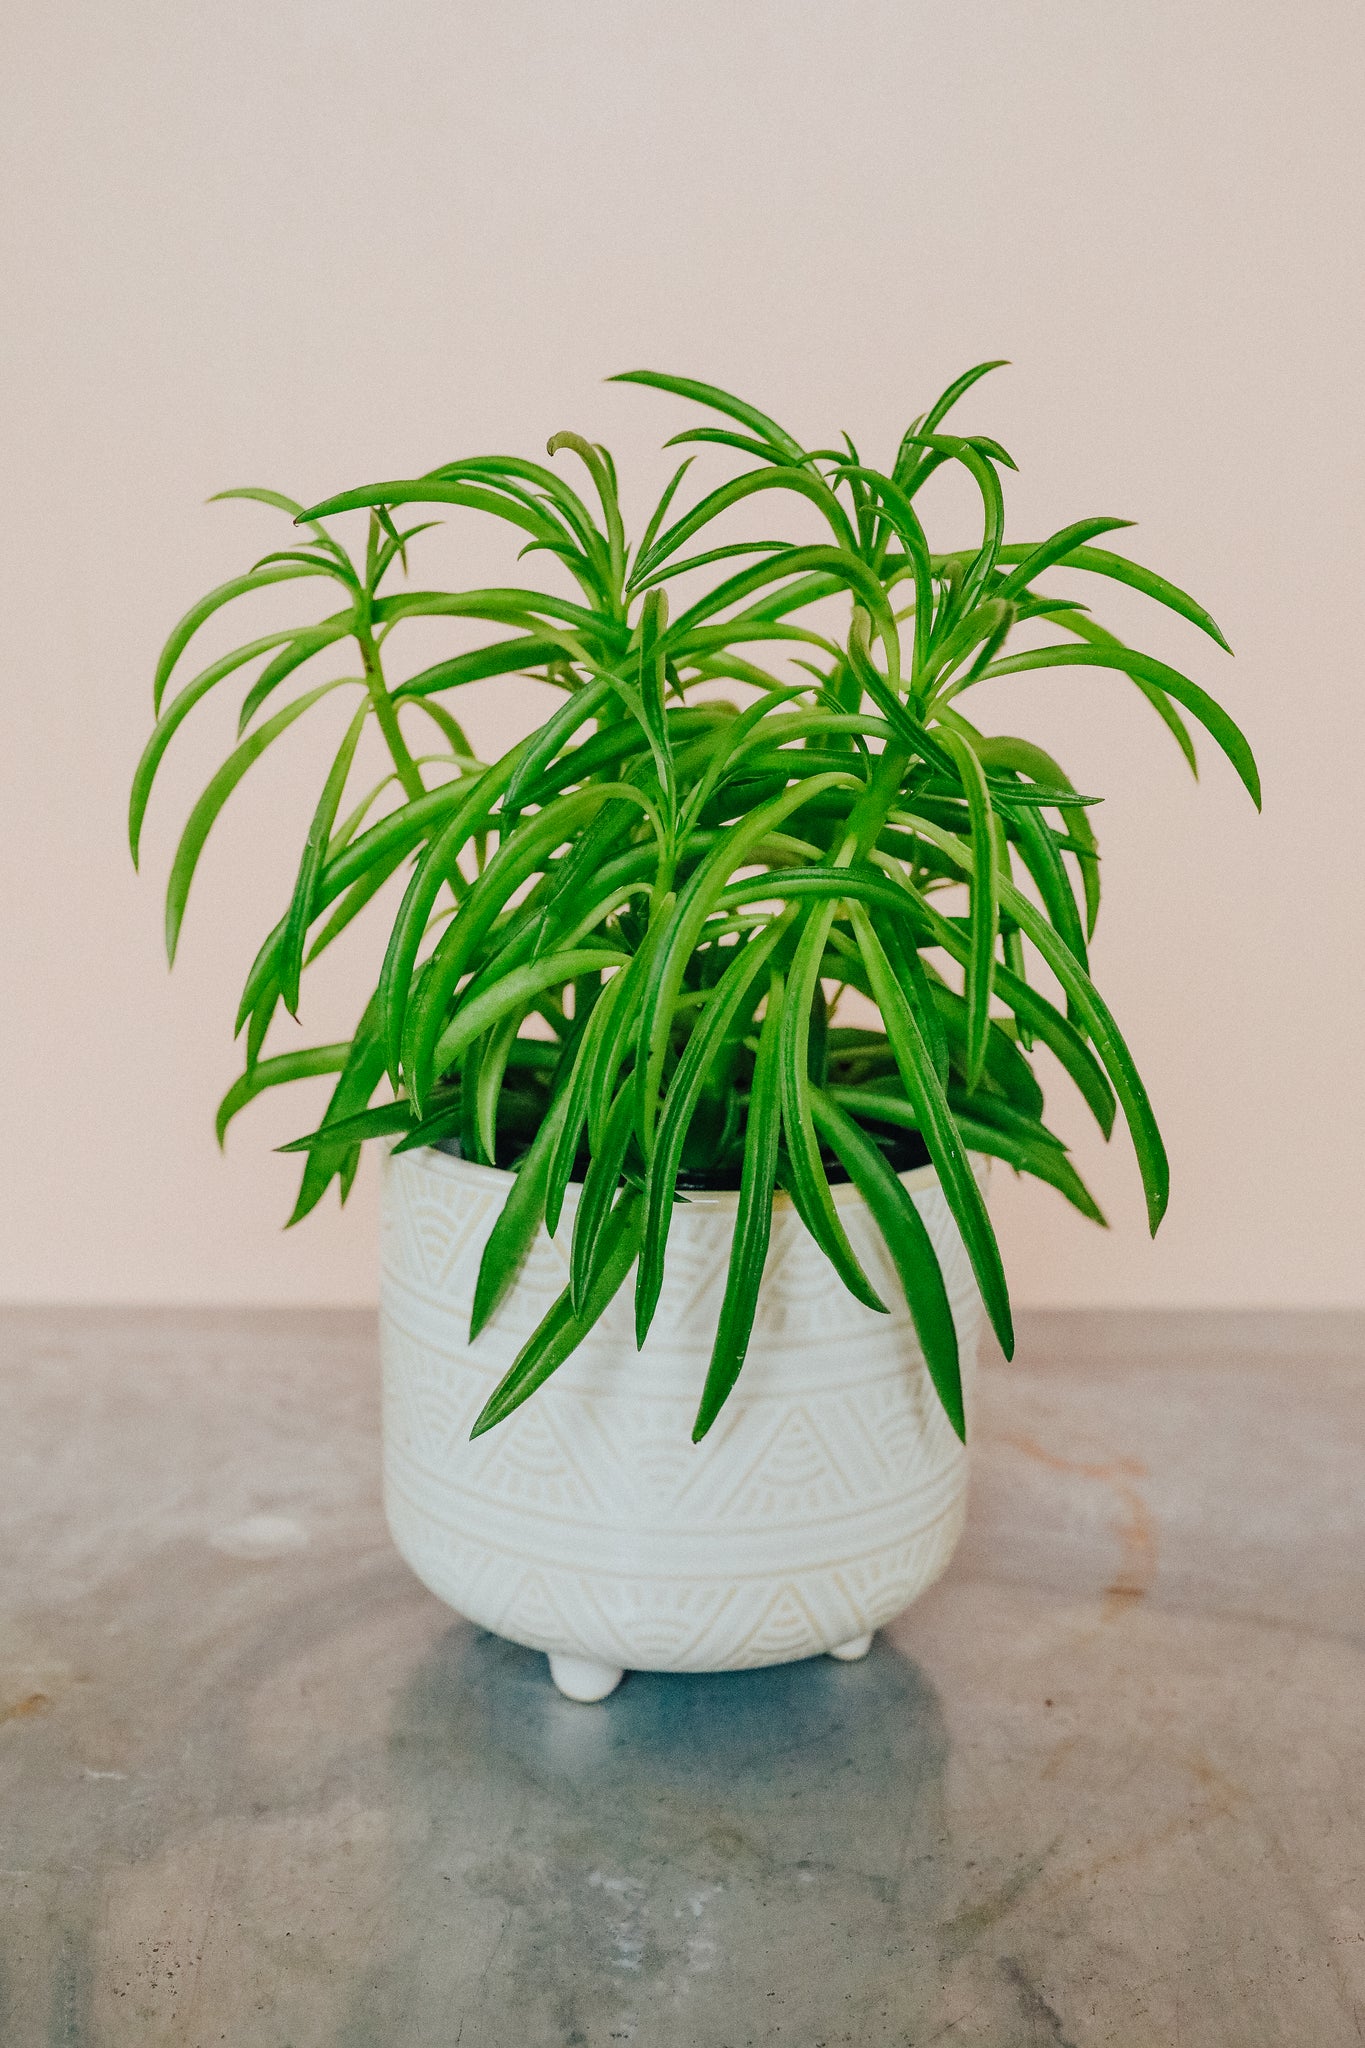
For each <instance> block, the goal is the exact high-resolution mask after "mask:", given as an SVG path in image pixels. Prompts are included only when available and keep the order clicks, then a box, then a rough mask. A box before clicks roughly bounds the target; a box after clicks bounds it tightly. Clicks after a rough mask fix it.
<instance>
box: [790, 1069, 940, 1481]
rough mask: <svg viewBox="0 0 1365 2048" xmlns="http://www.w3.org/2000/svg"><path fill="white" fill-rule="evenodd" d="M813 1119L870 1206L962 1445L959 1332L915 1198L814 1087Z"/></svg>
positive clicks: (835, 1105) (878, 1153)
mask: <svg viewBox="0 0 1365 2048" xmlns="http://www.w3.org/2000/svg"><path fill="white" fill-rule="evenodd" d="M812 1107H813V1109H814V1113H815V1121H816V1123H817V1125H818V1126H819V1128H820V1129H821V1130H822V1131H823V1132H824V1135H825V1137H826V1139H827V1140H828V1141H829V1143H830V1145H831V1146H832V1147H833V1149H834V1150H835V1152H837V1153H838V1155H839V1158H840V1159H841V1161H842V1162H843V1165H844V1169H845V1171H846V1172H847V1174H848V1177H849V1179H850V1180H851V1181H852V1182H853V1185H854V1186H855V1187H856V1188H857V1190H858V1193H859V1194H860V1195H861V1196H862V1198H863V1200H864V1201H865V1202H866V1204H867V1206H868V1210H869V1212H870V1214H871V1216H872V1220H873V1222H874V1223H875V1224H876V1226H877V1228H878V1230H879V1231H880V1232H881V1234H882V1237H883V1238H884V1239H885V1241H886V1248H887V1250H888V1251H889V1252H890V1254H891V1258H892V1261H893V1263H894V1265H895V1268H896V1271H897V1273H898V1275H899V1276H900V1283H901V1286H902V1287H903V1288H904V1290H905V1300H906V1306H907V1307H908V1308H909V1310H910V1315H911V1319H912V1320H913V1322H914V1325H915V1335H916V1336H917V1337H918V1338H919V1342H920V1349H921V1351H922V1352H923V1353H924V1362H925V1364H926V1366H927V1367H928V1369H929V1377H930V1379H931V1380H932V1381H933V1383H934V1389H935V1392H936V1393H937V1394H938V1397H939V1400H940V1401H941V1402H942V1403H943V1411H944V1413H945V1414H946V1416H947V1417H948V1420H949V1422H950V1423H951V1424H952V1426H953V1429H954V1431H955V1433H956V1434H957V1436H958V1437H959V1438H960V1439H961V1440H962V1442H963V1443H965V1442H966V1440H967V1420H966V1415H965V1413H964V1410H963V1404H962V1372H961V1367H960V1365H959V1362H958V1350H957V1330H956V1327H955V1326H954V1323H953V1310H952V1304H951V1302H950V1301H949V1299H948V1290H947V1288H946V1286H945V1285H944V1281H943V1272H942V1269H941V1268H940V1266H939V1262H938V1253H937V1252H936V1251H935V1250H934V1242H933V1239H932V1238H931V1237H930V1235H929V1232H928V1229H927V1227H926V1225H925V1222H924V1218H923V1217H922V1216H921V1215H920V1213H919V1210H918V1209H917V1208H916V1206H915V1202H914V1198H913V1196H912V1195H911V1194H910V1193H909V1192H908V1190H907V1189H906V1188H905V1186H904V1185H903V1183H902V1182H901V1181H900V1180H899V1179H898V1178H897V1176H896V1175H895V1174H894V1173H893V1172H892V1170H891V1168H890V1166H889V1164H888V1163H887V1160H886V1156H885V1154H884V1153H883V1152H882V1150H881V1148H880V1147H879V1146H878V1145H876V1144H874V1143H873V1141H872V1139H871V1138H869V1137H868V1136H867V1134H866V1132H864V1131H861V1130H859V1128H858V1126H857V1124H855V1123H854V1121H853V1119H852V1117H850V1116H848V1115H846V1114H845V1112H844V1111H843V1110H842V1109H841V1108H840V1107H839V1105H838V1103H837V1101H835V1100H833V1099H832V1098H831V1096H830V1095H827V1094H824V1093H823V1092H821V1091H820V1090H816V1091H815V1093H814V1096H813V1099H812Z"/></svg>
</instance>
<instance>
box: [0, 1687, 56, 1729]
mask: <svg viewBox="0 0 1365 2048" xmlns="http://www.w3.org/2000/svg"><path fill="white" fill-rule="evenodd" d="M51 1707H52V1701H51V1700H50V1699H49V1698H48V1696H47V1694H46V1693H45V1692H31V1693H28V1694H26V1695H25V1697H24V1698H23V1699H21V1700H15V1702H14V1703H13V1705H12V1706H8V1707H0V1722H4V1721H28V1720H31V1719H32V1718H33V1716H34V1715H35V1714H46V1713H48V1712H50V1711H51Z"/></svg>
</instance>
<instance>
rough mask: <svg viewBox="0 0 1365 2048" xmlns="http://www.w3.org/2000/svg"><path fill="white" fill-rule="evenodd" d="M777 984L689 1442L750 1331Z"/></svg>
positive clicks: (728, 1386) (771, 1169)
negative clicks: (724, 1271)
mask: <svg viewBox="0 0 1365 2048" xmlns="http://www.w3.org/2000/svg"><path fill="white" fill-rule="evenodd" d="M783 996H784V987H783V982H782V978H781V976H780V975H776V974H775V975H774V976H773V977H772V980H771V981H770V983H769V985H768V1008H767V1013H766V1015H765V1016H764V1019H763V1029H762V1031H761V1032H760V1034H759V1040H758V1055H757V1058H756V1060H755V1062H754V1077H753V1085H752V1087H751V1088H750V1091H749V1124H748V1129H747V1131H746V1133H745V1138H744V1168H743V1174H742V1177H741V1180H740V1189H739V1208H738V1210H737V1212H736V1215H735V1230H734V1236H733V1238H732V1240H731V1244H730V1265H729V1271H728V1273H727V1275H726V1281H725V1295H724V1298H723V1300H722V1302H721V1308H720V1319H719V1322H718V1324H717V1327H716V1340H715V1343H714V1345H713V1346H712V1349H711V1362H710V1365H709V1367H708V1368H707V1374H706V1385H705V1387H704V1388H703V1390H702V1397H701V1406H700V1407H699V1408H698V1410H697V1420H696V1423H695V1425H694V1427H693V1430H692V1441H693V1443H694V1444H695V1443H700V1442H701V1439H702V1438H703V1437H704V1436H705V1435H706V1433H707V1431H708V1430H709V1429H710V1428H711V1425H712V1424H713V1423H714V1421H715V1419H716V1417H717V1416H718V1415H719V1413H720V1411H721V1409H722V1408H723V1407H724V1406H725V1403H726V1401H727V1400H728V1399H729V1398H730V1393H731V1390H732V1389H733V1387H734V1384H735V1381H736V1380H737V1379H738V1378H739V1373H740V1368H741V1367H742V1365H743V1364H744V1359H745V1355H746V1353H747V1351H748V1349H749V1338H750V1336H751V1335H752V1333H753V1327H754V1316H755V1314H756V1312H757V1309H758V1290H759V1287H760V1285H761V1283H762V1279H763V1268H764V1265H765V1264H766V1262H767V1257H768V1244H769V1241H770V1239H771V1236H772V1222H773V1188H774V1185H775V1182H776V1179H777V1160H778V1140H779V1138H780V1136H781V1129H782V1096H781V1083H780V1079H779V1074H778V1061H779V1056H780V1045H781V1027H782V1005H783Z"/></svg>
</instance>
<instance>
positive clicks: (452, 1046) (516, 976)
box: [433, 946, 630, 1074]
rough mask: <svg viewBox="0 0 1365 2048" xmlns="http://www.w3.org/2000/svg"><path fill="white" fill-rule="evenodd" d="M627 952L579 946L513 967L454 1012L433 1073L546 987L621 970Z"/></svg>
mask: <svg viewBox="0 0 1365 2048" xmlns="http://www.w3.org/2000/svg"><path fill="white" fill-rule="evenodd" d="M629 959H630V955H629V954H628V953H621V952H614V951H612V949H611V948H610V947H606V946H596V947H593V948H591V949H589V948H588V947H583V948H581V949H580V950H579V951H577V952H573V953H556V954H555V955H554V956H553V957H552V958H550V959H548V960H537V961H535V962H534V963H533V964H532V965H530V966H528V967H517V968H514V969H513V970H512V972H511V973H510V974H508V975H507V976H506V977H505V978H504V979H503V980H502V981H501V982H495V983H494V984H493V986H492V987H491V988H487V989H485V990H484V992H483V994H482V995H479V996H475V997H474V998H473V1000H472V1001H470V1002H467V1003H465V1004H463V1005H462V1007H461V1008H460V1009H459V1010H457V1011H456V1013H455V1015H454V1017H452V1019H451V1021H450V1022H449V1024H447V1026H446V1028H445V1030H444V1031H443V1032H442V1034H441V1038H440V1042H439V1044H438V1045H437V1048H436V1057H435V1060H434V1062H433V1065H434V1067H435V1070H436V1072H437V1073H442V1074H443V1073H445V1072H446V1070H447V1068H449V1067H451V1066H453V1065H454V1063H455V1061H456V1060H457V1059H458V1058H459V1056H460V1054H461V1053H462V1052H463V1051H464V1049H465V1047H466V1046H467V1045H472V1043H473V1042H474V1040H475V1039H476V1038H477V1037H478V1036H479V1034H480V1033H481V1032H483V1031H487V1030H488V1029H489V1028H490V1027H491V1026H492V1025H494V1024H496V1023H497V1021H498V1019H499V1018H500V1017H504V1016H506V1014H507V1012H508V1011H509V1010H514V1009H520V1010H523V1011H524V1010H529V1009H530V1008H531V1006H532V1004H533V1002H534V1000H535V998H536V996H538V995H540V994H541V993H542V991H543V990H545V989H547V988H556V987H562V986H563V984H564V983H566V982H570V981H573V980H574V979H575V978H576V976H578V975H580V974H589V973H595V972H596V971H597V970H598V969H599V968H603V967H624V966H626V965H627V964H628V962H629Z"/></svg>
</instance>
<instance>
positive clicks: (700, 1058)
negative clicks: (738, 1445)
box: [635, 923, 785, 1344]
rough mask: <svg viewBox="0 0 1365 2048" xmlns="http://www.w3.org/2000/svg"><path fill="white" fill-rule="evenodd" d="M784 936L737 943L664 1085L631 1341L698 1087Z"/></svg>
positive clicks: (655, 1296)
mask: <svg viewBox="0 0 1365 2048" xmlns="http://www.w3.org/2000/svg"><path fill="white" fill-rule="evenodd" d="M784 936H785V926H784V925H782V924H776V923H775V924H773V925H771V926H770V927H769V928H768V930H767V931H766V932H764V933H762V934H761V935H760V936H759V937H757V938H755V939H752V940H750V941H749V943H748V944H747V945H745V944H741V945H740V946H739V947H738V949H737V952H736V957H735V958H734V959H733V960H732V961H731V962H730V965H729V966H728V967H727V968H726V970H725V972H724V974H723V975H722V976H721V978H720V980H719V981H718V982H717V984H716V986H715V988H714V989H713V990H712V991H711V994H710V996H709V997H708V999H707V1003H706V1008H705V1010H704V1011H703V1013H702V1016H701V1018H700V1020H699V1021H698V1023H697V1024H696V1025H695V1026H694V1027H693V1031H692V1036H691V1037H690V1038H689V1039H688V1041H687V1047H686V1050H685V1051H684V1053H683V1056H682V1058H681V1059H680V1060H679V1062H678V1065H677V1068H676V1069H675V1071H674V1075H673V1079H672V1081H671V1083H670V1084H669V1090H668V1094H667V1097H666V1098H665V1101H664V1108H663V1114H662V1116H661V1117H660V1119H659V1130H658V1136H657V1138H656V1140H655V1144H654V1151H653V1155H652V1157H651V1159H650V1162H649V1176H648V1180H647V1183H646V1188H645V1197H646V1203H645V1235H644V1244H643V1248H642V1250H641V1253H640V1267H639V1272H638V1273H637V1275H636V1280H635V1341H636V1343H637V1344H643V1343H644V1341H645V1337H646V1335H647V1333H648V1331H649V1326H650V1324H651V1322H652V1321H653V1320H654V1311H655V1309H656V1308H657V1306H658V1302H659V1292H660V1289H661V1288H662V1286H663V1280H664V1255H665V1252H666V1250H667V1246H668V1231H669V1225H670V1223H671V1222H672V1220H673V1201H674V1196H675V1193H676V1190H677V1181H678V1170H679V1168H680V1166H681V1164H682V1154H683V1144H684V1141H685V1139H686V1137H687V1133H688V1129H689V1127H690V1125H691V1122H692V1118H693V1116H694V1115H695V1114H696V1108H697V1103H698V1101H699V1100H700V1097H701V1092H702V1088H703V1087H704V1086H705V1083H706V1079H707V1076H708V1074H709V1073H710V1071H711V1068H712V1065H713V1063H714V1061H715V1059H716V1058H717V1055H718V1054H719V1052H720V1050H721V1048H722V1046H723V1044H724V1042H725V1040H726V1038H727V1036H728V1035H729V1034H730V1032H731V1030H732V1028H733V1026H734V1024H735V1021H736V1019H737V1017H738V1016H739V1013H740V1010H741V1006H742V1005H743V1003H744V1000H745V998H746V997H747V996H748V994H749V991H750V990H751V989H752V987H753V985H754V982H755V980H756V979H757V977H758V975H759V974H760V973H761V972H762V970H763V968H764V967H765V966H766V965H767V963H768V961H769V960H770V959H771V957H772V954H773V950H774V948H775V947H776V946H777V944H778V943H779V941H780V940H781V939H782V938H783V937H784Z"/></svg>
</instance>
